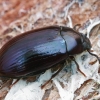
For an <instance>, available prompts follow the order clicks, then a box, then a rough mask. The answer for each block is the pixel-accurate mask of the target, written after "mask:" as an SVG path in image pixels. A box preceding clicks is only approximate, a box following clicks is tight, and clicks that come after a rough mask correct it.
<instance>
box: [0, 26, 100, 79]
mask: <svg viewBox="0 0 100 100" xmlns="http://www.w3.org/2000/svg"><path fill="white" fill-rule="evenodd" d="M90 49H91V43H90V41H89V39H88V38H87V37H86V35H84V34H82V33H79V32H77V31H75V30H74V29H72V28H68V27H63V26H48V27H45V28H40V29H36V30H32V31H28V32H26V33H24V34H21V35H19V36H16V37H14V38H13V39H11V40H10V41H8V42H7V43H6V44H5V45H4V46H3V47H2V48H1V50H0V76H2V77H10V78H20V77H25V76H30V75H36V74H39V73H41V72H43V71H45V70H47V69H49V68H52V66H54V65H56V64H58V63H60V62H62V61H65V60H66V59H68V58H69V57H71V56H74V55H76V54H79V53H82V52H83V51H85V50H87V51H88V52H89V53H90ZM90 54H92V53H90ZM92 55H94V54H92ZM94 56H96V55H94ZM96 57H97V56H96ZM97 58H98V57H97ZM98 60H99V58H98ZM99 62H100V61H99Z"/></svg>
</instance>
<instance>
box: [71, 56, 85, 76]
mask: <svg viewBox="0 0 100 100" xmlns="http://www.w3.org/2000/svg"><path fill="white" fill-rule="evenodd" d="M71 59H72V60H73V61H74V63H75V64H76V66H77V70H78V71H79V72H80V73H81V74H82V75H83V76H85V77H86V75H85V74H84V73H83V72H82V71H81V70H80V68H79V65H78V63H77V62H76V60H75V58H74V57H73V56H71Z"/></svg>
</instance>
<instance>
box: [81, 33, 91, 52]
mask: <svg viewBox="0 0 100 100" xmlns="http://www.w3.org/2000/svg"><path fill="white" fill-rule="evenodd" d="M81 36H82V38H81V39H82V44H83V48H84V50H90V49H91V47H92V46H91V42H90V40H89V39H88V38H87V34H81Z"/></svg>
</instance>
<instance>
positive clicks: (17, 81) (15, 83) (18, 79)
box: [10, 79, 20, 88]
mask: <svg viewBox="0 0 100 100" xmlns="http://www.w3.org/2000/svg"><path fill="white" fill-rule="evenodd" d="M19 80H20V79H17V80H16V81H15V82H14V83H12V85H11V86H10V88H11V87H12V86H13V85H15V84H16V83H17V82H18V81H19Z"/></svg>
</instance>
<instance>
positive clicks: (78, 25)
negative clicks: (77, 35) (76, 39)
mask: <svg viewBox="0 0 100 100" xmlns="http://www.w3.org/2000/svg"><path fill="white" fill-rule="evenodd" d="M80 27H81V24H76V25H75V26H74V28H73V29H74V30H76V31H78V30H79V28H80Z"/></svg>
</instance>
